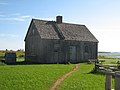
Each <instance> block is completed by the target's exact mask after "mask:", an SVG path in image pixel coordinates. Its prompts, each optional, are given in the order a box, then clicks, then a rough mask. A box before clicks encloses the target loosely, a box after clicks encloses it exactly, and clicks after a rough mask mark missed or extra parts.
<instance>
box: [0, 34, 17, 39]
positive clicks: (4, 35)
mask: <svg viewBox="0 0 120 90" xmlns="http://www.w3.org/2000/svg"><path fill="white" fill-rule="evenodd" d="M0 37H12V38H18V37H19V36H18V35H14V34H0Z"/></svg>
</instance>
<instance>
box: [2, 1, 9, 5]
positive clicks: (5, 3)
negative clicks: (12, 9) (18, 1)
mask: <svg viewBox="0 0 120 90" xmlns="http://www.w3.org/2000/svg"><path fill="white" fill-rule="evenodd" d="M0 5H8V3H4V2H0Z"/></svg>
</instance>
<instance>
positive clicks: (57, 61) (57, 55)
mask: <svg viewBox="0 0 120 90" xmlns="http://www.w3.org/2000/svg"><path fill="white" fill-rule="evenodd" d="M54 61H55V62H54V63H59V53H58V52H54Z"/></svg>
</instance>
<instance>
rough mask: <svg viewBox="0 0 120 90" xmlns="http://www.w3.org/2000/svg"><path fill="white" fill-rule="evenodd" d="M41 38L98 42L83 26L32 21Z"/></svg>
mask: <svg viewBox="0 0 120 90" xmlns="http://www.w3.org/2000/svg"><path fill="white" fill-rule="evenodd" d="M32 23H34V24H35V26H36V29H37V30H38V32H39V35H40V37H41V38H45V39H64V40H75V41H89V42H98V40H97V39H96V38H95V36H94V35H93V34H92V33H91V32H90V31H89V30H88V28H87V27H86V26H85V25H79V24H70V23H59V24H58V23H56V22H55V21H45V20H38V19H32Z"/></svg>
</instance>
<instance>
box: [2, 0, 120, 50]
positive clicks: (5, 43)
mask: <svg viewBox="0 0 120 90" xmlns="http://www.w3.org/2000/svg"><path fill="white" fill-rule="evenodd" d="M58 15H61V16H63V22H69V23H75V24H84V25H86V26H87V27H88V29H89V30H90V31H91V32H92V33H93V34H94V36H95V37H96V38H97V39H98V41H99V44H98V51H106V52H120V41H119V39H120V0H0V50H5V49H8V50H18V49H25V47H24V46H25V43H24V38H25V35H26V33H27V30H28V27H29V24H30V21H31V19H32V18H38V19H42V20H55V18H56V16H58Z"/></svg>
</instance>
